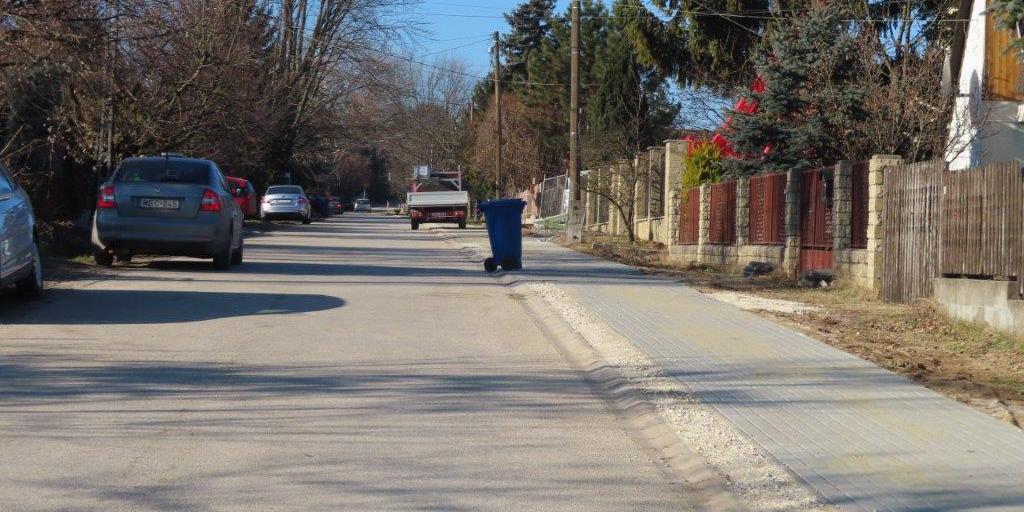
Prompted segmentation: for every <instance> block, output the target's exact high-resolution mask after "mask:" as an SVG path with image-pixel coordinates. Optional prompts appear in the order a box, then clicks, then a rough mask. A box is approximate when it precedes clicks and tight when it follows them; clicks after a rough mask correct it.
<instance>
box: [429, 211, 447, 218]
mask: <svg viewBox="0 0 1024 512" xmlns="http://www.w3.org/2000/svg"><path fill="white" fill-rule="evenodd" d="M430 216H431V217H434V218H444V217H447V216H448V212H434V213H431V214H430Z"/></svg>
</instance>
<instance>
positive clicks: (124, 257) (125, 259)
mask: <svg viewBox="0 0 1024 512" xmlns="http://www.w3.org/2000/svg"><path fill="white" fill-rule="evenodd" d="M115 259H116V260H117V262H118V263H131V262H132V255H131V254H118V255H116V256H115Z"/></svg>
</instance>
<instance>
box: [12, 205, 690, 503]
mask: <svg viewBox="0 0 1024 512" xmlns="http://www.w3.org/2000/svg"><path fill="white" fill-rule="evenodd" d="M246 257H247V261H246V263H245V264H244V265H243V266H242V267H239V268H236V269H234V270H232V271H231V272H215V271H212V270H210V269H209V267H210V265H209V263H208V262H205V261H188V260H164V261H154V262H143V263H137V264H134V265H132V266H130V267H122V268H121V269H119V270H117V271H116V272H114V273H113V275H112V276H110V277H107V278H102V279H96V280H89V279H86V280H80V281H74V282H70V283H67V284H64V285H61V287H60V288H57V289H51V290H49V291H48V292H47V293H46V295H45V297H44V299H43V300H42V301H40V302H36V303H29V304H25V303H21V302H18V301H17V300H15V299H13V298H11V297H4V298H0V509H2V510H5V511H21V510H32V511H35V510H68V511H70V510H76V511H77V510H83V511H86V510H88V511H93V510H94V511H112V510H175V511H179V510H189V511H205V510H211V511H212V510H216V511H220V510H244V511H257V510H259V511H263V510H303V511H314V510H322V511H337V510H517V511H518V510H586V511H596V510H609V511H624V510H645V511H646V510H679V509H682V508H685V507H684V503H685V501H686V497H685V496H683V495H682V492H681V490H680V489H681V487H680V486H679V485H678V484H677V483H674V482H672V481H671V477H670V476H668V473H666V472H665V471H664V469H663V468H662V466H661V465H660V464H659V463H658V462H657V461H655V460H653V457H652V455H651V453H650V452H649V451H647V450H645V449H644V448H643V446H642V444H641V443H640V442H639V441H637V440H636V437H635V436H634V435H633V433H631V432H630V431H629V430H628V428H627V427H626V423H625V422H624V421H622V420H621V419H619V418H617V417H616V416H615V415H614V414H613V413H611V412H610V411H609V409H608V408H607V407H606V405H605V403H604V402H603V401H602V400H601V399H599V398H598V397H596V396H595V395H594V393H593V391H592V389H591V388H590V387H588V386H587V385H586V384H585V383H584V381H583V380H581V378H580V376H579V374H578V373H577V372H575V371H574V370H573V369H572V368H571V367H570V366H569V365H568V364H567V363H566V362H565V360H564V359H563V358H562V357H561V356H560V355H559V353H558V352H557V351H556V349H555V348H554V346H553V344H552V341H551V340H550V339H548V338H545V336H544V335H542V333H541V330H540V329H539V328H538V327H537V326H536V325H535V324H534V323H533V321H532V320H531V319H530V318H529V317H528V315H527V314H526V312H525V310H524V308H523V304H522V301H521V300H520V298H518V297H516V296H515V295H513V294H511V293H510V291H509V290H508V289H507V288H505V287H503V286H500V285H499V284H497V282H496V281H495V280H494V279H492V278H491V277H488V276H486V275H485V274H484V273H483V272H482V270H481V268H479V267H478V266H477V265H476V264H471V263H469V262H467V261H466V260H465V259H464V258H463V257H462V256H461V255H460V254H459V253H458V252H456V251H455V250H453V249H452V248H450V247H449V246H447V245H446V244H444V243H443V242H442V241H441V240H439V239H438V238H437V237H436V236H435V235H433V234H431V233H430V232H425V231H418V232H413V231H411V230H410V229H409V227H408V224H407V221H406V220H403V219H395V218H386V217H382V216H376V215H357V214H346V215H345V216H344V218H343V219H341V220H332V221H329V222H321V223H316V224H313V225H311V226H300V225H282V226H281V227H280V229H278V230H276V231H274V232H272V233H270V234H267V235H265V236H258V237H251V238H249V239H247V241H246Z"/></svg>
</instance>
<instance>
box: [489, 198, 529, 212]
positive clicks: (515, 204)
mask: <svg viewBox="0 0 1024 512" xmlns="http://www.w3.org/2000/svg"><path fill="white" fill-rule="evenodd" d="M524 207H526V201H523V200H522V199H519V198H514V199H495V200H494V201H487V202H485V203H480V204H478V205H477V208H480V209H481V210H489V209H492V208H524Z"/></svg>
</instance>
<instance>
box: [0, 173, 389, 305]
mask: <svg viewBox="0 0 1024 512" xmlns="http://www.w3.org/2000/svg"><path fill="white" fill-rule="evenodd" d="M348 209H356V210H358V211H369V201H366V200H357V201H355V203H354V204H353V203H347V202H344V201H342V200H341V199H339V198H337V197H331V196H323V195H319V194H313V193H306V192H305V191H304V190H303V189H302V187H299V186H295V185H275V186H271V187H269V188H268V189H267V191H266V194H264V196H263V197H262V199H261V198H260V196H259V194H258V193H257V192H256V189H255V187H253V185H252V183H251V182H249V181H248V180H245V179H242V178H238V177H234V176H226V175H224V173H223V172H222V171H221V169H220V168H219V167H217V164H216V163H214V162H212V161H210V160H205V159H202V158H190V157H186V156H183V155H178V154H163V155H160V156H147V157H134V158H126V159H125V160H123V161H122V162H121V163H120V165H118V167H117V169H116V170H115V171H114V173H113V174H112V175H111V177H110V178H109V180H107V181H106V182H105V183H103V184H102V185H100V187H99V190H98V193H97V196H96V211H95V215H93V217H92V229H91V244H92V247H93V257H94V259H95V260H96V263H97V264H99V265H103V266H111V265H113V264H114V262H115V261H121V262H128V261H131V260H132V258H133V257H134V256H136V255H156V256H185V257H192V258H208V259H212V260H213V266H214V268H216V269H218V270H228V269H229V268H230V267H231V266H233V265H240V264H242V260H243V258H244V250H245V233H244V224H243V221H244V220H245V219H246V218H252V219H257V218H258V219H261V220H264V221H271V220H277V219H292V220H298V221H301V222H302V223H304V224H309V223H310V222H312V219H313V217H314V215H318V216H323V217H329V216H331V215H336V214H341V213H343V212H344V211H346V210H348ZM12 286H13V287H16V288H17V290H18V291H19V292H20V293H22V294H24V295H35V294H38V293H39V292H40V291H41V290H42V288H43V268H42V263H41V259H40V256H39V237H38V230H37V226H36V217H35V214H34V212H33V209H32V203H31V201H30V199H29V196H28V194H27V193H26V192H25V190H24V189H23V188H21V187H20V186H19V185H18V183H17V182H16V181H15V180H14V177H13V176H12V175H11V173H10V172H9V171H8V170H7V168H6V167H4V166H3V165H2V164H0V289H5V288H8V287H12Z"/></svg>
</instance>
